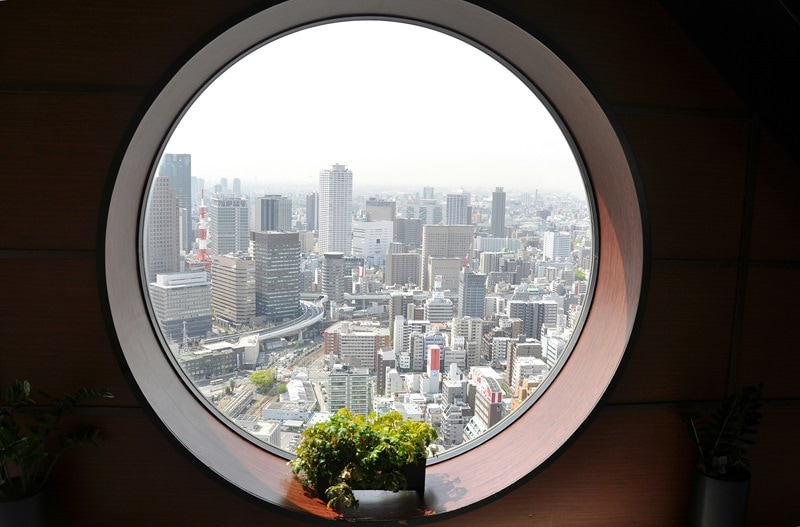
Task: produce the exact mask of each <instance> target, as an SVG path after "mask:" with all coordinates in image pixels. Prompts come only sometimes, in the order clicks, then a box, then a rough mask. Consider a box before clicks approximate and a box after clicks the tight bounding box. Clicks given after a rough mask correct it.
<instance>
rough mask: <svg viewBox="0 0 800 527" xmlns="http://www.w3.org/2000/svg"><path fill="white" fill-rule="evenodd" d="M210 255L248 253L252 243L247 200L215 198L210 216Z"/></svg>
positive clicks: (231, 197)
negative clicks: (249, 245)
mask: <svg viewBox="0 0 800 527" xmlns="http://www.w3.org/2000/svg"><path fill="white" fill-rule="evenodd" d="M208 220H209V221H208V223H209V226H208V253H209V254H210V255H215V254H228V253H232V252H242V251H246V250H247V247H248V244H249V242H250V220H249V215H248V208H247V198H243V197H240V196H215V197H213V198H211V206H210V207H209V214H208Z"/></svg>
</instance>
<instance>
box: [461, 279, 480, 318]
mask: <svg viewBox="0 0 800 527" xmlns="http://www.w3.org/2000/svg"><path fill="white" fill-rule="evenodd" d="M484 298H486V275H485V274H484V273H476V272H473V271H472V268H470V267H464V268H463V269H462V270H461V273H460V274H459V277H458V316H459V317H482V316H483V308H484V306H483V300H484Z"/></svg>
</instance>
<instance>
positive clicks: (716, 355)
mask: <svg viewBox="0 0 800 527" xmlns="http://www.w3.org/2000/svg"><path fill="white" fill-rule="evenodd" d="M736 277H737V271H736V269H735V268H730V267H707V268H706V267H690V266H668V267H665V266H660V265H657V264H656V265H654V267H653V269H652V270H651V275H650V291H649V295H648V298H647V308H646V311H645V316H644V322H643V324H642V329H641V332H640V334H639V337H638V339H637V341H636V343H635V345H634V347H633V349H632V351H631V354H630V357H629V358H628V364H627V366H626V368H625V371H624V373H623V375H622V378H621V379H620V381H619V384H618V385H617V386H616V389H615V390H614V392H613V395H612V396H611V401H612V402H615V403H620V402H623V403H630V402H655V401H677V400H683V399H700V400H703V399H714V398H719V397H722V396H723V395H724V394H725V386H726V381H727V378H728V359H729V354H730V347H731V328H732V327H733V317H734V306H735V303H734V302H735V295H734V291H735V286H736Z"/></svg>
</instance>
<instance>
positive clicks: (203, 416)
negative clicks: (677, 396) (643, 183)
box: [100, 0, 646, 518]
mask: <svg viewBox="0 0 800 527" xmlns="http://www.w3.org/2000/svg"><path fill="white" fill-rule="evenodd" d="M355 18H364V19H389V20H397V21H406V22H411V23H416V24H418V25H422V26H426V27H431V28H434V29H436V30H439V31H443V32H445V33H448V34H451V35H453V36H456V37H462V38H464V39H465V40H467V41H468V42H469V43H471V44H476V45H478V46H479V47H481V48H482V49H484V50H485V51H487V52H490V53H491V54H493V55H495V56H496V57H498V58H500V59H501V60H502V61H503V62H505V63H507V64H508V65H510V66H511V67H512V68H513V69H514V70H516V71H517V72H519V73H520V74H521V75H523V76H524V77H526V78H527V79H528V80H529V81H530V83H531V84H532V85H533V86H535V88H536V90H537V92H538V93H539V94H540V95H541V96H543V97H544V98H545V99H546V101H547V102H548V103H549V105H550V107H551V109H553V110H554V111H555V112H557V114H558V116H559V117H560V121H561V122H562V124H563V125H564V126H565V127H566V129H567V130H566V131H567V133H568V135H569V137H571V139H572V140H573V142H574V148H575V149H576V150H577V152H578V153H579V155H580V158H581V159H582V161H583V163H584V166H585V173H586V175H587V177H588V178H589V184H590V186H591V189H592V191H593V192H594V202H595V221H596V222H597V224H596V226H595V227H594V231H595V232H596V233H599V236H598V237H597V239H596V240H595V244H596V248H595V258H596V259H597V262H596V269H597V274H596V277H595V279H594V280H595V283H594V295H593V298H592V303H591V305H590V306H589V309H588V314H587V315H586V316H585V319H584V324H583V328H582V329H581V331H580V334H579V335H578V337H577V340H576V341H575V345H574V347H573V349H572V352H571V354H570V356H569V357H568V360H567V361H566V362H565V363H564V364H563V365H562V366H561V370H560V372H558V374H557V375H552V376H551V377H553V378H552V379H549V380H548V382H549V386H548V387H547V389H546V390H544V391H543V392H542V393H541V394H540V395H539V396H538V400H537V401H536V404H534V405H532V406H531V407H530V408H528V409H527V410H526V411H525V413H524V414H522V415H520V416H519V417H518V418H516V419H515V420H514V421H513V422H511V423H509V424H508V426H506V427H505V428H504V429H503V430H502V432H501V433H497V434H494V435H493V437H491V439H489V440H487V441H483V442H480V443H479V444H477V445H476V446H474V447H472V448H471V449H470V450H468V451H466V452H464V453H462V454H460V455H458V456H453V457H449V458H447V459H445V460H443V461H440V462H437V463H435V464H430V465H429V466H428V468H427V474H426V479H427V483H426V493H425V499H424V506H425V510H424V511H422V512H419V511H417V513H416V514H415V515H424V516H441V515H445V514H448V513H453V512H456V511H461V510H465V509H467V508H471V507H474V506H476V505H477V504H479V503H482V502H485V501H488V500H490V499H492V498H494V497H497V496H499V495H500V494H502V493H504V492H506V491H508V490H509V489H511V488H512V487H514V486H516V485H517V484H519V483H520V482H522V481H524V480H525V479H527V478H528V477H529V476H531V475H532V474H534V473H535V472H537V471H538V470H540V469H541V468H543V467H544V466H545V465H546V464H547V462H549V461H550V460H552V459H553V458H554V456H555V455H557V454H558V453H559V452H560V451H561V450H563V448H564V447H565V446H566V445H567V444H568V442H569V441H570V440H571V439H573V438H574V436H575V435H576V433H577V432H578V431H579V430H580V429H581V428H582V427H583V426H584V425H585V423H586V422H587V420H588V419H589V418H590V417H591V415H592V414H593V413H594V411H595V410H596V409H597V408H598V407H599V404H600V402H601V400H602V399H603V397H604V395H605V394H606V392H607V391H608V388H609V387H610V386H611V385H612V383H613V381H614V379H615V377H616V375H617V374H618V372H619V370H620V367H621V366H622V363H623V358H624V354H625V350H626V348H627V347H628V345H629V343H630V341H631V338H632V335H633V333H634V329H635V327H636V325H637V320H638V318H639V312H640V297H641V295H642V288H643V284H644V276H645V271H646V269H645V265H644V262H645V252H646V244H645V238H644V221H643V217H644V215H643V210H642V208H641V199H640V197H639V191H638V187H637V184H636V180H635V178H634V173H633V170H632V167H631V163H630V161H629V159H628V156H627V155H626V150H625V148H624V146H623V143H622V141H621V140H620V138H619V134H618V132H617V131H616V129H615V126H614V125H613V123H612V122H611V121H610V120H609V117H608V115H607V114H606V112H605V111H604V109H603V107H602V105H601V104H600V103H599V102H598V101H597V98H596V97H595V96H594V95H593V94H592V93H591V91H590V90H589V88H588V87H587V86H586V85H585V84H584V83H583V82H582V81H581V80H580V79H579V78H578V76H577V75H576V74H575V73H574V72H573V71H572V70H571V69H570V68H569V67H567V65H566V64H565V63H564V62H563V61H562V60H561V59H560V58H559V57H558V56H557V55H556V54H555V53H554V52H553V51H552V50H551V49H550V48H548V47H547V46H545V45H544V44H543V43H542V42H541V41H539V40H538V39H537V38H535V37H534V36H533V35H531V34H530V33H529V32H527V31H525V30H523V29H522V28H520V27H519V26H517V25H515V24H513V23H512V22H510V21H508V20H507V19H505V18H502V17H500V16H498V15H497V14H494V13H492V12H490V11H487V10H485V9H483V8H480V7H478V6H475V5H473V4H470V3H467V2H465V1H461V0H399V1H395V2H382V3H379V4H378V5H376V3H375V2H373V1H370V0H338V1H337V2H330V1H329V0H289V1H287V2H284V3H281V4H278V5H276V6H273V7H269V8H267V9H265V10H263V11H261V12H258V13H256V14H254V15H252V16H250V17H248V18H246V19H244V20H242V21H240V22H238V23H236V24H233V25H231V26H230V27H229V28H228V29H226V30H224V31H222V32H221V33H220V34H219V35H217V36H216V37H215V38H213V39H211V40H210V41H209V42H208V43H207V44H206V45H205V46H203V47H202V48H201V49H200V50H199V51H198V52H197V53H195V54H194V55H192V56H191V57H190V58H188V60H186V62H185V63H183V64H182V65H181V66H180V67H179V68H178V69H177V71H176V73H175V74H174V75H172V76H171V77H170V78H169V79H168V80H167V81H166V82H165V84H164V85H163V87H162V89H161V90H160V91H159V92H158V94H157V95H155V97H154V98H153V100H152V101H150V104H149V105H148V107H147V109H146V110H145V111H144V113H143V115H142V116H141V119H140V120H139V121H138V123H135V124H136V127H135V130H134V131H133V132H132V134H131V136H130V137H129V138H128V140H127V141H126V142H125V144H124V145H122V153H121V155H120V157H119V164H118V168H117V170H116V171H115V172H113V173H112V174H111V179H112V182H113V189H112V190H111V191H110V195H109V197H108V199H107V202H106V205H107V206H106V208H105V211H106V215H105V218H104V219H105V222H104V223H103V225H102V226H101V234H100V236H101V240H102V242H103V244H104V246H103V262H102V265H101V278H100V280H101V288H102V289H103V290H105V291H106V293H107V302H106V303H105V307H106V312H107V315H108V320H109V324H110V333H111V335H112V339H113V340H115V341H116V342H115V345H116V347H117V349H118V351H119V355H120V360H121V362H122V363H123V365H124V367H125V369H126V372H127V373H128V374H129V376H130V378H131V382H132V384H133V385H134V387H135V389H136V390H137V391H138V392H139V393H140V394H141V396H142V399H143V402H144V404H145V406H146V407H148V408H149V409H150V410H152V412H153V414H154V415H155V417H156V418H157V419H158V421H159V422H160V423H161V424H163V426H164V427H165V428H166V429H167V430H168V432H169V433H170V434H171V435H172V436H174V437H175V438H176V439H177V441H178V442H179V443H180V444H181V445H182V447H183V448H184V449H185V450H186V451H188V452H189V453H190V454H191V455H192V456H193V457H194V458H195V459H197V460H198V461H199V462H200V463H202V464H203V465H204V466H206V467H208V469H209V470H210V471H211V472H212V473H214V474H215V475H217V476H219V477H220V478H221V479H222V480H224V481H226V482H228V483H230V484H232V485H233V486H235V487H236V488H238V489H239V490H241V491H243V492H244V493H246V494H247V495H251V496H254V497H256V498H258V499H259V500H261V501H263V502H266V503H268V504H271V505H275V506H277V507H279V508H281V509H283V510H285V511H289V512H292V513H299V514H301V515H303V516H306V515H312V516H316V517H319V518H335V517H337V516H338V514H337V513H335V512H334V511H331V510H329V509H327V508H326V507H325V505H324V503H322V502H321V501H320V500H317V499H313V498H310V497H309V496H308V495H307V494H306V493H305V492H304V490H303V488H302V487H301V486H300V484H299V483H298V482H297V481H296V479H295V478H294V477H293V475H292V474H291V471H290V470H289V469H288V468H287V466H286V459H285V458H284V457H282V456H280V455H277V454H274V453H271V452H269V451H267V450H265V449H263V448H261V447H260V446H257V445H256V444H254V443H253V442H250V441H247V440H245V439H244V438H243V437H242V436H241V435H240V434H237V433H236V432H234V431H233V430H232V429H231V428H230V427H229V426H227V425H225V424H224V423H222V422H221V421H220V419H219V418H218V417H217V416H216V415H215V414H213V413H212V412H209V411H208V409H207V408H206V407H205V406H204V405H203V404H201V403H200V402H199V401H198V400H197V398H196V395H195V394H194V393H193V392H192V391H191V390H189V389H188V388H186V387H185V386H184V383H183V382H182V381H181V380H180V379H178V378H177V373H176V372H175V370H174V368H173V366H172V364H171V362H170V360H169V358H168V357H167V356H166V354H164V353H157V352H154V350H160V349H162V344H161V340H160V338H159V337H158V336H157V335H156V333H155V331H154V329H153V326H152V323H151V318H150V313H149V308H148V305H147V302H146V299H145V298H144V295H143V289H142V286H141V282H140V269H139V266H140V265H141V262H140V247H139V240H140V237H139V236H140V233H139V229H138V225H139V215H140V214H141V211H142V201H141V200H142V198H143V196H145V195H146V193H147V189H146V187H147V185H148V184H149V177H150V174H151V173H152V171H153V169H154V166H155V164H156V163H157V160H158V158H159V157H160V154H161V151H162V149H163V146H164V142H165V139H166V138H167V137H168V136H169V134H170V133H171V131H172V129H173V127H174V126H175V123H176V122H177V121H178V120H179V119H180V117H181V116H182V114H183V113H184V111H185V110H186V108H187V107H188V106H189V104H191V102H192V101H193V100H194V98H195V97H196V95H197V94H198V93H199V92H200V91H201V90H202V89H203V87H204V86H206V85H207V84H208V83H209V82H210V79H213V78H215V77H216V76H217V75H219V74H220V73H221V72H222V71H224V70H225V69H226V68H227V67H229V65H230V64H231V63H232V61H235V60H236V59H237V58H238V57H241V56H243V55H245V54H247V53H248V52H249V51H250V50H252V49H254V48H256V47H258V46H260V45H262V44H263V43H264V42H266V41H269V40H271V39H272V38H275V37H277V36H280V35H283V34H286V33H287V32H291V31H293V30H296V29H297V28H302V27H308V26H310V25H314V24H319V23H323V22H330V21H334V20H339V19H355ZM623 203H624V204H625V205H624V206H621V205H620V204H623ZM614 205H616V206H614ZM176 382H177V383H178V384H177V385H176V384H175V383H176ZM531 437H535V438H536V439H537V440H536V441H531V440H530V438H531ZM520 444H524V445H525V446H526V452H525V455H524V456H520V455H519V445H520ZM489 464H491V465H493V466H496V467H503V470H493V471H488V472H487V471H480V470H475V467H476V466H487V465H489Z"/></svg>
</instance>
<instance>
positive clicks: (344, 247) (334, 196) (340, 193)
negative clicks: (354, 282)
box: [318, 163, 353, 254]
mask: <svg viewBox="0 0 800 527" xmlns="http://www.w3.org/2000/svg"><path fill="white" fill-rule="evenodd" d="M352 229H353V172H352V171H350V169H348V168H347V167H346V166H345V165H340V164H338V163H337V164H335V165H333V167H332V168H330V169H323V170H320V172H319V242H318V245H319V251H320V252H321V253H327V252H340V253H344V254H350V250H351V236H352Z"/></svg>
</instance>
